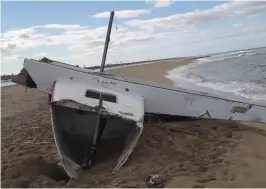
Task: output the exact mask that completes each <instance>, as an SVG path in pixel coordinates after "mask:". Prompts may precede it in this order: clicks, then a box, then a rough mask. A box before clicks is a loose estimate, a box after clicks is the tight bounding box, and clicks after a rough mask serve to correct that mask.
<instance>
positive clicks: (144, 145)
mask: <svg viewBox="0 0 266 189" xmlns="http://www.w3.org/2000/svg"><path fill="white" fill-rule="evenodd" d="M186 63H188V61H183V60H177V61H176V62H175V61H174V60H171V61H169V62H165V63H158V62H157V63H154V64H146V65H138V66H133V67H126V68H119V69H115V70H114V71H115V72H119V73H121V74H122V75H124V76H131V77H134V76H135V77H137V78H139V79H145V80H148V81H152V82H159V83H163V84H167V85H171V84H172V82H171V81H169V80H167V79H166V78H164V75H165V74H166V73H165V72H166V71H167V70H170V69H173V68H175V67H176V66H178V65H182V64H186ZM1 93H2V97H1V103H2V104H1V114H2V115H1V119H2V123H1V137H2V138H1V142H2V143H1V144H2V145H1V152H2V157H1V163H2V167H1V176H2V178H1V181H2V182H1V186H2V187H146V185H145V182H144V180H145V178H146V177H147V176H148V175H150V174H159V175H160V176H161V177H162V178H163V179H164V184H165V187H266V180H265V175H266V148H265V144H266V131H264V130H263V129H264V128H265V127H266V125H265V124H252V123H246V124H247V125H243V124H240V123H238V122H235V121H221V120H193V121H178V122H171V123H149V124H148V123H146V124H145V128H144V132H143V134H142V136H141V138H140V140H139V142H138V144H137V146H136V148H135V150H134V152H133V153H132V155H131V156H130V158H129V160H128V161H127V163H126V164H125V165H124V166H123V167H122V168H121V169H120V170H118V171H117V172H115V173H111V170H112V167H111V166H110V165H109V164H108V163H107V164H101V165H97V166H95V167H92V169H91V170H90V171H88V172H86V173H85V174H84V175H83V176H82V177H80V178H79V179H77V180H70V181H68V179H67V177H66V176H65V174H64V173H63V172H62V170H61V169H60V168H59V166H58V165H57V163H58V162H59V158H58V155H57V150H56V147H55V144H54V140H53V134H52V128H51V121H50V113H49V107H48V104H47V100H48V97H47V95H45V94H43V93H40V92H38V91H36V90H34V89H28V91H27V93H25V88H24V87H22V86H19V85H16V86H8V87H3V88H2V92H1ZM248 125H252V126H253V127H249V126H248ZM166 126H168V127H166Z"/></svg>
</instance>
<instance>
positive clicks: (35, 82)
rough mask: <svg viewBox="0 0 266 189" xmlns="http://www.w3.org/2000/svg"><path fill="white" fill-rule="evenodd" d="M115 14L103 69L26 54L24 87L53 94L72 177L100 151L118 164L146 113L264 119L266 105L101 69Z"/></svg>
mask: <svg viewBox="0 0 266 189" xmlns="http://www.w3.org/2000/svg"><path fill="white" fill-rule="evenodd" d="M113 15H114V12H111V19H110V21H111V22H109V27H108V31H107V37H106V43H105V48H104V54H103V59H102V64H101V69H100V72H94V71H93V70H89V69H85V68H80V67H77V66H73V65H69V64H65V63H62V62H58V61H54V60H49V59H47V58H43V59H41V60H34V59H25V60H24V64H23V67H24V69H25V70H26V74H25V75H24V76H25V77H26V81H25V85H26V87H28V88H36V89H37V90H39V91H42V92H44V93H47V94H48V96H49V103H50V109H51V120H52V128H53V133H54V139H55V143H56V147H57V150H58V153H59V156H60V158H61V161H62V166H63V167H64V169H65V171H66V173H67V174H68V176H69V177H73V178H76V177H78V175H79V174H80V172H81V171H82V170H83V169H82V168H84V167H85V168H87V167H90V166H92V165H93V164H97V162H99V161H102V160H101V158H102V157H105V158H107V161H108V160H110V159H114V160H115V164H114V168H113V170H114V171H115V170H118V169H119V168H120V167H121V166H122V165H123V164H124V163H125V162H126V160H127V158H128V157H129V156H130V154H131V153H132V151H133V150H134V147H135V145H136V143H137V141H138V139H139V137H140V135H141V133H142V130H143V118H144V115H147V114H149V115H150V114H152V115H163V116H185V117H193V118H208V119H225V120H241V121H255V122H263V123H266V116H265V115H266V105H262V104H255V103H250V102H242V101H236V100H229V99H226V98H223V97H218V96H214V95H211V94H208V93H203V92H198V91H194V90H188V89H183V88H178V87H167V86H164V85H160V84H158V83H152V82H146V81H141V80H137V79H133V78H126V77H122V76H120V75H114V74H110V73H105V72H103V70H104V64H105V59H106V53H107V48H108V42H109V40H110V38H109V37H110V32H111V25H112V19H113ZM111 141H112V142H111ZM113 141H116V143H115V144H114V145H113V146H112V143H113ZM96 148H97V150H96ZM108 151H111V155H110V154H108ZM115 151H117V152H115ZM101 153H102V155H101ZM105 161H106V160H105Z"/></svg>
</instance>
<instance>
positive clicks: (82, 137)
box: [52, 105, 140, 177]
mask: <svg viewBox="0 0 266 189" xmlns="http://www.w3.org/2000/svg"><path fill="white" fill-rule="evenodd" d="M96 118H97V113H95V112H88V111H79V110H77V109H74V108H69V107H62V106H57V105H53V106H52V121H53V129H54V135H55V140H56V144H57V149H58V151H59V155H60V156H61V159H63V164H64V158H65V157H66V158H65V159H67V160H69V161H71V162H72V161H73V162H72V165H71V163H65V165H63V166H65V170H66V172H67V173H68V175H69V176H70V177H77V175H78V170H79V169H81V167H80V166H81V164H82V163H83V161H84V160H85V158H86V157H87V154H88V148H89V147H90V146H91V145H92V142H93V135H94V129H95V126H96V125H95V123H96ZM101 119H102V122H103V123H104V124H103V125H105V127H101V129H100V130H102V134H101V137H99V138H98V140H99V143H98V146H97V151H96V154H95V156H94V158H93V164H92V166H94V165H97V164H107V165H108V166H111V167H112V168H115V167H117V166H118V164H123V163H124V162H125V159H127V157H124V156H128V155H129V154H130V153H131V152H130V153H127V149H125V148H126V146H127V143H128V142H127V141H128V137H129V136H131V137H132V136H133V138H136V137H135V136H136V135H139V132H140V131H139V130H138V129H137V128H136V127H137V126H136V124H135V123H134V122H133V121H128V120H125V119H122V118H120V117H116V116H110V115H109V116H108V115H107V116H104V115H102V117H101ZM105 123H106V124H105ZM130 141H132V140H131V139H130ZM121 156H123V157H121ZM66 164H70V166H69V165H66ZM67 166H68V167H67ZM121 166H122V165H121Z"/></svg>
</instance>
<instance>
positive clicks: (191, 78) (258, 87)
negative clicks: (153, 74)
mask: <svg viewBox="0 0 266 189" xmlns="http://www.w3.org/2000/svg"><path fill="white" fill-rule="evenodd" d="M166 77H167V78H168V79H170V80H172V81H175V82H176V83H178V82H180V81H182V80H184V81H187V82H190V83H194V84H196V85H198V86H200V87H204V88H206V87H207V88H210V89H213V90H215V91H221V92H227V93H228V92H229V93H234V94H235V95H237V96H241V97H244V98H247V99H251V100H258V101H266V87H265V86H263V85H262V84H257V83H254V82H249V83H243V82H236V81H232V82H229V83H221V82H208V81H204V79H203V78H201V77H199V76H195V75H193V74H192V73H181V72H178V74H177V71H176V72H169V74H168V75H167V76H166Z"/></svg>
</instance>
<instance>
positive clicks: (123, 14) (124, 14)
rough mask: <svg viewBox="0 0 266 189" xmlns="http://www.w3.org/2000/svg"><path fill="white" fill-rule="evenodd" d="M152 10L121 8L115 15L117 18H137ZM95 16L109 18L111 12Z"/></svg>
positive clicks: (95, 16)
mask: <svg viewBox="0 0 266 189" xmlns="http://www.w3.org/2000/svg"><path fill="white" fill-rule="evenodd" d="M150 13H151V11H150V10H144V9H138V10H120V11H115V17H116V18H135V17H139V16H141V15H147V14H150ZM93 17H94V18H109V17H110V12H102V13H98V14H95V15H93Z"/></svg>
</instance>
